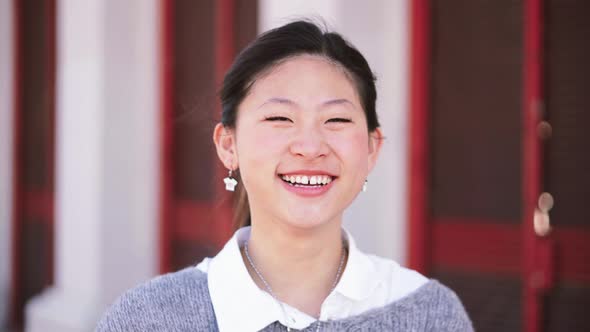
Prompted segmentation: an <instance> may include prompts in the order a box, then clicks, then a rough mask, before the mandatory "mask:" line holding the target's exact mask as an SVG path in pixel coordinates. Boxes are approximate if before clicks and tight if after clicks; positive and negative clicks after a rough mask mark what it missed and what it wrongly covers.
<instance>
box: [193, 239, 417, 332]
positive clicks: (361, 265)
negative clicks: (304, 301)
mask: <svg viewBox="0 0 590 332" xmlns="http://www.w3.org/2000/svg"><path fill="white" fill-rule="evenodd" d="M343 236H344V240H345V243H348V261H347V263H346V268H345V269H344V271H343V272H342V276H341V278H340V281H339V282H338V284H337V285H336V288H335V289H334V290H333V291H332V293H330V295H328V297H327V298H326V299H325V300H324V303H323V304H322V306H321V309H320V317H319V320H320V321H326V320H334V319H342V318H346V317H350V316H354V315H358V314H361V313H363V312H365V311H367V310H370V309H374V308H379V307H382V306H384V305H387V304H389V303H392V302H394V301H397V300H399V299H401V298H403V297H405V296H406V295H408V294H410V293H412V292H413V291H415V290H416V289H418V288H419V287H420V286H422V285H424V284H425V283H426V282H427V281H428V279H427V278H426V277H424V276H422V275H421V274H419V273H418V272H416V271H412V270H409V269H406V268H404V267H402V266H400V265H399V264H398V263H396V262H394V261H392V260H389V259H384V258H381V257H377V256H374V255H368V254H365V253H363V252H361V251H360V250H359V249H358V248H357V247H356V245H355V242H354V239H353V238H352V236H351V235H350V234H349V233H348V232H347V231H346V230H344V231H343ZM249 238H250V227H244V228H240V229H239V230H237V231H236V233H235V234H234V236H233V237H232V238H231V239H230V240H229V241H228V242H227V244H226V245H225V246H224V247H223V249H222V250H221V251H220V252H219V253H218V254H217V256H215V257H214V258H205V259H204V260H203V261H202V262H201V263H199V264H198V265H197V267H196V268H197V269H199V270H201V271H203V272H205V273H207V274H208V278H207V279H208V287H209V294H210V296H211V302H212V304H213V309H214V311H215V317H216V319H217V324H218V326H219V331H220V332H227V331H260V330H262V329H263V328H265V327H266V326H268V325H269V324H272V323H274V322H276V321H279V322H280V323H281V324H283V325H285V326H289V327H291V328H295V329H298V330H300V329H304V328H306V327H308V326H309V325H311V324H312V323H313V322H315V321H316V318H314V317H312V316H310V315H308V314H306V313H304V312H301V311H299V310H297V309H296V308H294V307H291V306H289V305H288V304H286V303H283V307H284V308H285V311H286V316H287V317H285V314H284V313H283V309H282V308H281V306H280V305H279V303H278V302H277V301H276V300H275V299H274V298H273V297H272V296H271V295H270V294H268V293H267V292H266V291H264V290H262V289H260V288H258V286H257V285H256V284H255V283H254V280H252V278H251V277H250V274H249V273H248V270H247V268H246V265H245V263H244V261H243V259H242V255H241V252H240V247H242V246H243V245H244V243H245V242H246V241H247V240H248V239H249ZM285 319H288V320H289V321H288V322H286V321H285Z"/></svg>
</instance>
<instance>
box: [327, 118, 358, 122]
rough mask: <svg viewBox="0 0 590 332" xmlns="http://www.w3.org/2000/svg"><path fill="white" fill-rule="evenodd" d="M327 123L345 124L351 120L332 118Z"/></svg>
mask: <svg viewBox="0 0 590 332" xmlns="http://www.w3.org/2000/svg"><path fill="white" fill-rule="evenodd" d="M328 122H341V123H346V122H352V120H351V119H345V118H332V119H329V120H328V121H326V123H328Z"/></svg>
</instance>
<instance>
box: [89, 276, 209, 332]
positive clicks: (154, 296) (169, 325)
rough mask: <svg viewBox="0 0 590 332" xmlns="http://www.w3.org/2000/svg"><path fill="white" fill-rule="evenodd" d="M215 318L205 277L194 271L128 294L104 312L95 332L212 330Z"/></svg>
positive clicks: (148, 283) (154, 281)
mask: <svg viewBox="0 0 590 332" xmlns="http://www.w3.org/2000/svg"><path fill="white" fill-rule="evenodd" d="M211 325H212V326H215V315H214V312H213V307H212V305H211V299H210V297H209V291H208V289H207V275H206V274H205V273H203V272H201V271H199V270H197V269H196V268H194V267H190V268H186V269H184V270H181V271H178V272H175V273H169V274H166V275H163V276H159V277H156V278H154V279H152V280H150V281H148V282H146V283H144V284H141V285H139V286H137V287H135V288H133V289H130V290H128V291H127V292H125V293H124V294H123V295H121V296H120V297H119V298H118V299H117V301H115V303H114V304H113V305H112V306H111V307H110V308H109V309H108V310H107V311H106V312H105V314H104V316H103V318H102V319H101V320H100V322H99V323H98V326H97V328H96V331H97V332H119V331H125V332H130V331H163V330H167V331H177V330H178V331H180V330H191V329H192V330H195V328H197V327H201V328H207V329H211Z"/></svg>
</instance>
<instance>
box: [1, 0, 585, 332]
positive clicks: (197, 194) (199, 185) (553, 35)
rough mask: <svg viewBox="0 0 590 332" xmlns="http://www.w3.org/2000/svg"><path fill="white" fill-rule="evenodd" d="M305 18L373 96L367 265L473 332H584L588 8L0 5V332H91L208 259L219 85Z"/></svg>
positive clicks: (355, 215) (223, 217)
mask: <svg viewBox="0 0 590 332" xmlns="http://www.w3.org/2000/svg"><path fill="white" fill-rule="evenodd" d="M302 17H305V18H312V19H315V20H317V21H319V22H324V23H326V25H327V26H328V27H330V28H331V29H333V30H335V31H337V32H340V33H341V34H343V35H344V36H345V37H347V38H348V39H349V40H350V41H351V42H352V43H353V44H354V45H355V46H356V47H357V48H359V50H360V51H361V52H362V53H363V54H364V55H365V57H366V58H367V60H368V61H369V64H370V65H371V67H372V68H373V70H374V71H375V74H376V76H377V78H378V81H377V86H378V96H379V98H378V105H377V109H378V113H379V116H380V121H381V124H382V127H383V131H384V133H385V136H386V137H387V139H386V141H385V145H384V150H383V153H382V156H381V159H380V161H379V163H378V165H377V167H376V169H375V170H374V171H373V173H372V174H371V175H370V177H369V179H368V180H369V183H368V191H367V192H366V193H362V194H361V195H359V197H358V198H357V200H356V201H355V202H354V203H353V205H352V206H351V207H350V208H349V210H348V211H347V212H346V215H345V227H346V228H347V229H348V230H349V231H351V232H352V234H353V235H354V236H355V238H356V239H357V242H358V244H359V246H360V247H361V249H363V250H364V251H366V252H369V253H375V254H378V255H381V256H385V257H389V258H391V259H394V260H396V261H398V262H400V263H401V264H403V265H406V266H409V267H411V268H414V269H417V270H419V271H421V272H422V273H424V274H426V275H427V276H429V277H433V278H437V279H439V280H441V281H442V282H444V283H445V284H447V285H448V286H450V287H451V288H452V289H454V290H455V291H456V292H457V293H458V294H459V296H460V297H461V299H462V301H463V302H464V304H465V306H466V308H467V311H468V312H469V314H470V316H471V318H472V319H473V321H474V324H475V327H476V330H478V331H527V332H533V331H590V316H589V315H588V314H587V308H589V307H590V212H589V211H590V209H588V207H587V206H586V204H587V203H586V202H585V201H586V199H587V198H588V197H590V175H589V174H590V172H589V171H590V155H589V153H588V151H590V131H589V130H588V129H590V112H589V111H590V110H589V109H588V108H589V106H590V102H589V99H588V97H587V95H588V93H587V92H588V86H590V61H588V59H590V42H588V40H589V39H588V38H589V36H590V23H588V18H589V17H590V2H588V1H586V0H497V1H484V0H445V1H443V0H371V1H354V0H318V1H313V0H296V1H279V0H258V1H256V0H217V1H216V0H123V1H121V0H85V1H79V0H22V1H21V0H0V331H44V332H45V331H60V332H61V331H92V330H93V328H94V325H95V324H96V321H97V319H98V318H99V317H100V315H101V313H102V312H103V311H104V310H105V308H106V307H108V305H109V304H111V303H112V301H113V300H114V299H115V298H116V297H117V296H118V295H119V294H121V293H122V292H123V291H124V290H125V289H127V288H129V287H132V286H133V285H136V284H138V283H140V282H142V281H145V280H147V279H149V278H151V277H153V276H155V275H157V274H160V273H165V272H169V271H174V270H178V269H181V268H183V267H185V266H188V265H191V264H195V263H197V262H199V261H200V260H201V259H202V258H203V257H207V256H212V255H215V253H216V252H217V251H218V250H219V249H220V247H221V246H222V245H223V243H225V241H226V240H227V239H228V238H229V237H230V236H231V234H232V232H233V228H232V220H231V219H232V196H231V195H230V194H228V193H226V192H225V190H224V186H223V183H222V180H221V179H222V178H223V177H224V176H225V171H224V170H223V169H222V168H221V165H220V163H219V162H218V160H217V157H216V154H215V152H214V150H213V145H212V142H211V134H212V129H213V126H214V125H215V123H216V122H217V121H218V119H219V114H220V107H219V103H218V99H217V95H216V94H217V91H218V89H219V87H220V82H221V80H222V78H223V74H224V72H225V70H226V69H227V68H228V67H229V65H230V64H231V61H232V59H233V58H234V57H235V55H236V54H237V53H238V52H239V51H240V50H241V49H242V48H243V47H244V46H245V45H247V43H248V42H249V41H251V40H252V39H253V38H255V36H256V35H257V34H259V33H261V32H263V31H265V30H268V29H270V28H273V27H276V26H279V25H282V24H284V23H287V22H289V21H291V20H294V19H297V18H302Z"/></svg>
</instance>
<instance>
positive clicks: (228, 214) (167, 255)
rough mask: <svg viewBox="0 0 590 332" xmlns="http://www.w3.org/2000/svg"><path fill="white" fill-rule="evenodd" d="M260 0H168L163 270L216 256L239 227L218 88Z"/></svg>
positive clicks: (248, 35)
mask: <svg viewBox="0 0 590 332" xmlns="http://www.w3.org/2000/svg"><path fill="white" fill-rule="evenodd" d="M255 4H256V2H255V1H248V0H240V1H238V0H220V1H215V0H207V1H179V0H162V8H163V11H162V12H163V15H162V18H163V22H162V26H163V34H162V38H163V43H162V59H163V63H162V69H163V71H162V82H163V86H162V91H163V93H164V94H163V105H162V108H163V121H162V123H163V130H162V133H163V135H162V139H163V144H162V147H163V150H162V158H163V159H162V219H161V223H162V224H161V225H162V227H161V248H162V249H161V272H168V271H173V270H178V269H181V268H183V267H186V266H189V265H193V264H195V263H197V262H199V261H200V260H202V259H203V258H204V257H207V256H214V255H215V254H216V253H217V251H218V250H219V249H220V248H221V246H222V245H223V244H224V243H225V242H226V241H227V240H228V239H229V237H230V236H231V234H232V211H231V208H232V198H233V196H232V195H230V194H228V193H226V192H225V190H224V187H223V186H222V185H221V184H222V183H223V182H222V179H223V178H224V177H225V176H226V174H225V173H224V170H223V169H222V168H221V165H220V163H219V161H218V159H217V154H216V152H215V150H214V147H213V143H212V134H213V128H214V126H215V124H216V123H217V122H218V121H219V119H220V104H219V99H218V96H217V92H218V91H219V88H220V86H221V81H222V79H223V75H224V73H225V71H226V70H227V69H228V68H229V66H230V64H231V62H232V61H233V57H234V55H235V50H239V49H241V48H242V47H243V46H245V45H246V43H247V42H249V41H250V40H251V39H253V38H254V37H255V36H256V22H257V19H256V17H257V16H256V12H257V7H256V5H255Z"/></svg>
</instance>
